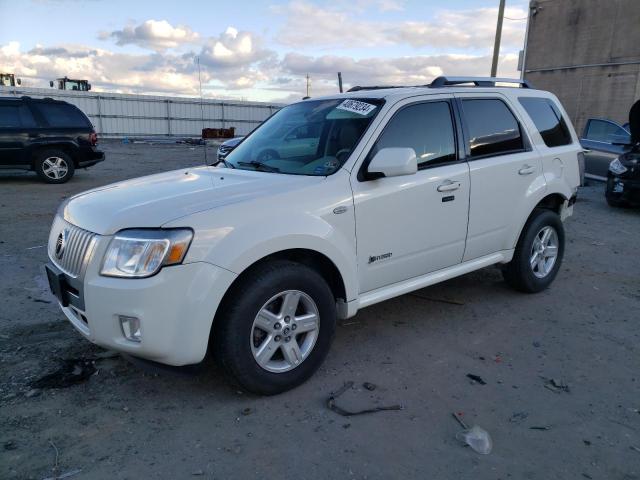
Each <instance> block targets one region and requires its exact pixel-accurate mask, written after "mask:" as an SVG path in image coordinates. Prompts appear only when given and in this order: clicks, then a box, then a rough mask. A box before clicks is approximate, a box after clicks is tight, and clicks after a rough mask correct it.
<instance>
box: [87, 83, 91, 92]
mask: <svg viewBox="0 0 640 480" xmlns="http://www.w3.org/2000/svg"><path fill="white" fill-rule="evenodd" d="M89 90H91V84H90V83H87V92H88V91H89Z"/></svg>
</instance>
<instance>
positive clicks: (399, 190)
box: [351, 96, 469, 293]
mask: <svg viewBox="0 0 640 480" xmlns="http://www.w3.org/2000/svg"><path fill="white" fill-rule="evenodd" d="M428 98H429V101H426V100H425V101H417V100H416V99H408V100H406V101H404V102H401V103H400V104H399V105H398V106H396V107H395V109H394V110H393V111H392V112H391V113H390V114H389V115H388V118H389V117H390V120H388V122H387V123H386V125H384V127H379V128H378V131H377V132H376V133H375V135H379V137H378V139H377V140H376V142H375V143H374V144H373V146H372V148H371V150H370V151H369V152H368V154H367V157H366V159H365V161H364V163H363V167H362V168H360V169H359V168H356V169H354V172H352V180H351V183H352V189H353V193H354V204H355V213H356V237H357V252H358V274H359V280H360V293H364V292H368V291H371V290H375V289H377V288H380V287H384V286H387V285H391V284H393V283H396V282H400V281H403V280H407V279H410V278H413V277H417V276H420V275H424V274H426V273H429V272H433V271H435V270H439V269H442V268H446V267H450V266H452V265H456V264H458V263H460V262H461V261H462V256H463V254H464V247H465V238H466V233H467V219H468V208H469V169H468V166H467V164H466V162H464V160H460V156H459V155H458V148H457V146H458V145H457V129H456V126H455V122H454V116H453V105H452V103H451V102H450V100H449V99H448V98H447V97H444V96H429V97H428ZM380 132H381V133H380ZM392 147H405V148H407V147H408V148H413V149H414V150H415V152H416V156H417V159H418V172H417V173H415V174H413V175H406V176H399V177H390V178H379V179H375V180H366V179H365V178H364V177H363V175H362V173H363V169H366V165H367V164H368V162H369V161H370V159H371V158H373V156H374V155H375V153H376V152H377V151H379V150H380V149H382V148H392Z"/></svg>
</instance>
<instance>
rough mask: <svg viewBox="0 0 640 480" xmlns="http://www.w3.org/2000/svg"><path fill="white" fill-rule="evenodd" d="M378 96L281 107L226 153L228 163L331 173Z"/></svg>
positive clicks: (342, 159) (344, 156) (348, 151)
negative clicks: (227, 154)
mask: <svg viewBox="0 0 640 480" xmlns="http://www.w3.org/2000/svg"><path fill="white" fill-rule="evenodd" d="M382 103H383V100H381V99H358V100H355V99H348V100H345V99H337V100H308V101H304V102H300V103H295V104H293V105H289V106H288V107H284V108H283V109H282V110H280V111H278V112H277V113H276V114H275V115H273V116H272V117H271V118H269V119H268V120H266V121H265V122H264V123H263V124H262V125H260V126H259V127H258V128H257V129H256V130H255V131H254V132H253V133H251V135H249V136H248V137H247V138H246V139H245V140H244V141H243V142H242V143H240V145H238V146H237V147H236V149H235V150H233V151H232V152H231V153H230V154H229V156H227V157H226V159H225V163H226V164H227V166H229V167H232V168H240V169H245V170H260V171H265V172H275V173H287V174H294V175H317V176H325V175H331V174H333V173H335V172H336V171H337V170H338V169H339V168H340V167H342V165H343V164H344V162H346V161H347V159H348V158H349V155H350V154H351V152H352V151H353V150H354V148H355V147H356V145H357V144H358V141H359V140H360V137H361V136H362V134H363V133H364V132H365V130H366V129H367V127H368V126H369V124H371V122H372V120H373V118H374V117H375V116H376V115H377V113H378V112H379V111H380V108H381V107H382Z"/></svg>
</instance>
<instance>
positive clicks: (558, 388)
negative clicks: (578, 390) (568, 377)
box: [542, 377, 569, 393]
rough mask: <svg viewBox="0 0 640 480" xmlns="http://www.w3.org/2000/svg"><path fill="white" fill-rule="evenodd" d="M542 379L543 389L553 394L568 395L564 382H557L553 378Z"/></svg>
mask: <svg viewBox="0 0 640 480" xmlns="http://www.w3.org/2000/svg"><path fill="white" fill-rule="evenodd" d="M542 378H543V379H545V380H546V381H545V383H544V388H547V389H549V390H551V391H552V392H555V393H562V392H565V393H569V385H568V384H567V383H566V382H565V381H564V380H558V379H555V378H544V377H542Z"/></svg>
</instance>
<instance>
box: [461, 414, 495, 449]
mask: <svg viewBox="0 0 640 480" xmlns="http://www.w3.org/2000/svg"><path fill="white" fill-rule="evenodd" d="M451 415H452V416H453V418H455V419H456V421H457V422H458V423H459V424H460V426H461V427H462V428H464V430H463V431H462V432H459V433H457V434H456V438H457V439H458V440H459V441H461V442H463V443H465V444H466V445H468V446H470V447H471V448H472V450H473V451H474V452H477V453H480V454H481V455H488V454H490V453H491V450H492V449H493V441H492V440H491V435H489V432H487V431H486V430H484V429H483V428H481V427H479V426H477V425H474V426H473V427H471V428H469V427H468V425H467V424H466V423H465V422H464V420H462V413H461V412H458V413H452V414H451Z"/></svg>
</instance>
